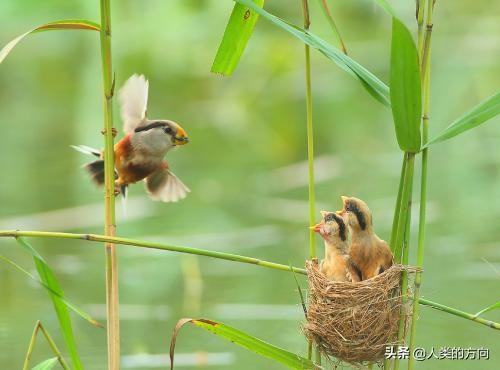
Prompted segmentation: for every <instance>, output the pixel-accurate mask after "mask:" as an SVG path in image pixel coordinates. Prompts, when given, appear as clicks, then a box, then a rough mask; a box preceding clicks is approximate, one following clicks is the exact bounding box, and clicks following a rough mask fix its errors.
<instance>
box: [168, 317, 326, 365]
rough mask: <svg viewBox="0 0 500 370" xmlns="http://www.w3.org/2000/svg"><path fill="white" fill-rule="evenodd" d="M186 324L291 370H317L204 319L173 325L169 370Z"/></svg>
mask: <svg viewBox="0 0 500 370" xmlns="http://www.w3.org/2000/svg"><path fill="white" fill-rule="evenodd" d="M187 323H190V324H193V325H195V326H197V327H199V328H202V329H204V330H207V331H209V332H211V333H213V334H215V335H217V336H218V337H221V338H223V339H226V340H228V341H230V342H232V343H235V344H237V345H239V346H241V347H243V348H246V349H248V350H250V351H252V352H255V353H257V354H259V355H261V356H263V357H268V358H270V359H273V360H275V361H277V362H280V363H281V364H283V365H286V366H288V367H289V368H291V369H319V367H318V366H316V365H315V364H314V363H313V362H312V361H310V360H308V359H306V358H303V357H301V356H298V355H296V354H295V353H292V352H288V351H286V350H284V349H281V348H279V347H276V346H273V345H272V344H269V343H266V342H264V341H262V340H260V339H257V338H255V337H253V336H251V335H248V334H246V333H244V332H242V331H240V330H238V329H235V328H232V327H230V326H227V325H224V324H222V323H220V322H216V321H212V320H206V319H181V320H179V321H178V322H177V325H175V328H174V332H173V334H172V340H171V342H170V369H173V368H174V351H175V342H176V340H177V335H178V334H179V330H180V329H181V327H182V326H183V325H185V324H187Z"/></svg>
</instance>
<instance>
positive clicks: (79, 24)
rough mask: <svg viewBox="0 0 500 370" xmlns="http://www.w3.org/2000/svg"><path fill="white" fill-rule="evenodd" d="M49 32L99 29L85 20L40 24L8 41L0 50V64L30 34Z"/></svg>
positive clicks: (95, 24) (99, 28) (96, 25)
mask: <svg viewBox="0 0 500 370" xmlns="http://www.w3.org/2000/svg"><path fill="white" fill-rule="evenodd" d="M50 30H90V31H100V30H101V27H100V26H99V25H98V24H97V23H94V22H91V21H88V20H85V19H66V20H62V21H55V22H50V23H46V24H42V25H41V26H38V27H36V28H33V29H32V30H29V31H28V32H26V33H23V34H22V35H21V36H18V37H16V38H15V39H14V40H12V41H10V42H9V43H8V44H7V45H5V46H4V47H3V49H2V50H0V63H2V62H3V60H4V59H5V58H6V57H7V55H9V53H10V52H11V51H12V49H14V47H15V46H16V45H17V44H18V43H19V42H20V41H21V40H22V39H24V38H25V37H26V36H28V35H29V34H31V33H35V32H40V31H50Z"/></svg>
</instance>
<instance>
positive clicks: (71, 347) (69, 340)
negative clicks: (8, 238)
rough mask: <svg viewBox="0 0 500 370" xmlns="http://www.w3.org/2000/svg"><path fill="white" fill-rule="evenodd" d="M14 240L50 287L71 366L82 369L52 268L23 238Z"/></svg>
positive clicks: (68, 316) (62, 293) (69, 322)
mask: <svg viewBox="0 0 500 370" xmlns="http://www.w3.org/2000/svg"><path fill="white" fill-rule="evenodd" d="M16 240H17V241H18V242H19V244H20V245H21V246H22V247H24V249H25V250H26V251H27V252H28V253H29V254H31V256H32V257H33V260H34V262H35V266H36V269H37V271H38V275H39V276H40V279H41V280H42V281H43V282H44V284H46V285H48V286H49V287H50V291H49V296H50V298H51V300H52V303H53V305H54V310H55V311H56V315H57V319H58V321H59V326H60V329H61V333H62V337H63V339H64V342H65V344H66V347H67V350H68V352H69V355H70V357H71V361H72V362H73V367H74V369H76V370H82V369H83V365H82V362H81V360H80V356H79V354H78V350H77V347H76V340H75V336H74V333H73V326H72V324H71V317H70V315H69V311H68V307H67V306H66V304H65V303H64V302H63V301H62V300H61V298H60V297H64V292H63V290H62V289H61V286H60V285H59V282H58V280H57V278H56V277H55V275H54V273H53V272H52V269H51V268H50V267H49V265H48V264H47V262H46V261H45V260H44V259H43V257H42V256H41V255H40V254H39V253H38V252H37V251H36V250H35V248H33V247H32V246H31V245H30V244H29V243H28V242H27V241H26V240H25V239H24V238H22V237H18V238H16ZM52 290H53V291H55V292H57V294H54V293H52Z"/></svg>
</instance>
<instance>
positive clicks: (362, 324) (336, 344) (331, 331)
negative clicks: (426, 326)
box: [303, 260, 416, 365]
mask: <svg viewBox="0 0 500 370" xmlns="http://www.w3.org/2000/svg"><path fill="white" fill-rule="evenodd" d="M306 270H307V276H308V281H309V297H308V308H307V321H306V323H305V324H304V325H303V330H304V333H305V335H306V337H307V338H308V339H309V340H312V342H313V343H314V344H315V345H316V346H317V348H318V349H319V351H320V352H321V353H322V354H323V355H324V356H326V357H327V358H329V359H330V360H332V361H333V360H335V359H337V360H340V361H344V362H348V363H350V364H354V365H362V364H366V363H373V362H379V361H383V360H384V354H385V348H386V346H390V345H397V344H401V343H398V342H397V337H398V331H399V319H400V317H401V314H403V315H404V329H405V332H406V329H407V327H408V325H409V321H410V315H409V312H410V310H409V309H410V304H409V300H408V301H407V302H408V303H406V304H404V305H403V299H402V296H401V273H402V272H403V271H407V272H408V273H414V272H415V271H416V269H415V268H412V267H407V266H403V265H393V266H392V267H391V268H389V269H388V270H386V271H384V272H383V273H381V274H380V275H377V276H375V277H374V278H372V279H368V280H364V281H361V282H357V283H352V282H341V281H331V280H329V279H327V278H326V277H325V276H324V275H323V274H322V273H321V272H320V271H319V268H318V262H317V261H316V260H314V261H307V262H306ZM408 285H409V284H408ZM403 338H404V336H403ZM334 358H335V359H334Z"/></svg>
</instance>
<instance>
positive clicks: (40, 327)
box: [23, 320, 70, 370]
mask: <svg viewBox="0 0 500 370" xmlns="http://www.w3.org/2000/svg"><path fill="white" fill-rule="evenodd" d="M39 331H41V332H42V334H43V336H44V337H45V339H46V340H47V343H48V344H49V347H50V349H51V350H52V352H53V353H54V354H55V355H56V357H57V361H59V364H60V365H61V367H62V368H63V369H64V370H70V367H69V365H68V364H67V362H66V361H65V360H64V358H63V356H62V354H61V351H59V348H57V346H56V343H55V342H54V340H53V339H52V337H51V336H50V334H49V332H48V331H47V330H45V328H44V327H43V325H42V323H41V322H40V320H38V321H37V322H36V324H35V328H34V329H33V334H32V335H31V339H30V343H29V345H28V352H27V353H26V358H25V359H24V364H23V370H28V369H29V365H30V360H31V356H32V355H33V350H34V349H35V343H36V337H37V336H38V332H39Z"/></svg>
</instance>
